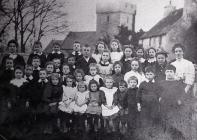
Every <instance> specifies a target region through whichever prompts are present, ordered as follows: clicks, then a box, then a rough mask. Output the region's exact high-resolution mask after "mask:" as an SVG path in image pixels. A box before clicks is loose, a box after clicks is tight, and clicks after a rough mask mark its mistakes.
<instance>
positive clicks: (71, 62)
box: [68, 57, 75, 65]
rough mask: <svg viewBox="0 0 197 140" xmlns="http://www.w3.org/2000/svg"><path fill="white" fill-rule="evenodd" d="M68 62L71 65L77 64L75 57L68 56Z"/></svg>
mask: <svg viewBox="0 0 197 140" xmlns="http://www.w3.org/2000/svg"><path fill="white" fill-rule="evenodd" d="M68 64H69V65H74V64H75V58H74V57H70V58H68Z"/></svg>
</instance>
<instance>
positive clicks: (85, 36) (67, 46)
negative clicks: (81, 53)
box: [62, 31, 97, 50]
mask: <svg viewBox="0 0 197 140" xmlns="http://www.w3.org/2000/svg"><path fill="white" fill-rule="evenodd" d="M74 41H79V42H80V43H81V45H84V44H89V45H90V46H94V45H95V44H96V41H97V35H96V32H93V31H90V32H70V33H69V34H68V35H67V37H66V38H65V39H64V41H63V43H62V49H63V50H72V46H73V43H74Z"/></svg>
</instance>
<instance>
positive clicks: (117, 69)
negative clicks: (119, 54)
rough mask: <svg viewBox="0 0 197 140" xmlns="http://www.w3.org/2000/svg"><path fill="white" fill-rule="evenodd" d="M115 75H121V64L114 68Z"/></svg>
mask: <svg viewBox="0 0 197 140" xmlns="http://www.w3.org/2000/svg"><path fill="white" fill-rule="evenodd" d="M114 71H115V73H121V66H120V65H119V64H117V65H115V66H114Z"/></svg>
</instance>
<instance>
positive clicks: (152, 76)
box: [145, 72, 155, 81]
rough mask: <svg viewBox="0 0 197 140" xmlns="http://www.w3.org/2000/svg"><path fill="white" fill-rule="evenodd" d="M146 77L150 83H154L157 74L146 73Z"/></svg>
mask: <svg viewBox="0 0 197 140" xmlns="http://www.w3.org/2000/svg"><path fill="white" fill-rule="evenodd" d="M145 76H146V78H147V79H148V80H149V81H152V80H153V79H154V77H155V74H154V73H153V72H146V74H145Z"/></svg>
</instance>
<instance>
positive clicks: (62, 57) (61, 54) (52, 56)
mask: <svg viewBox="0 0 197 140" xmlns="http://www.w3.org/2000/svg"><path fill="white" fill-rule="evenodd" d="M54 58H58V59H60V60H61V64H63V63H64V54H63V53H60V54H58V53H49V54H48V56H47V61H52V60H53V59H54Z"/></svg>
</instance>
